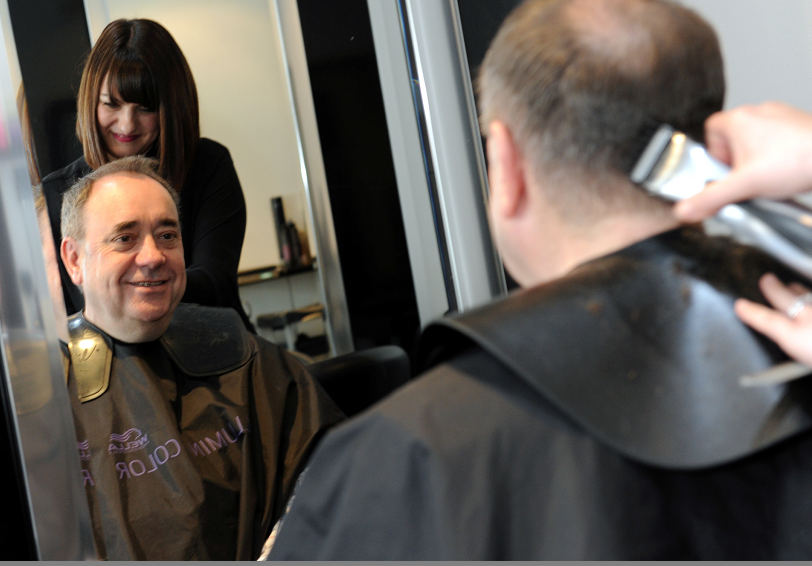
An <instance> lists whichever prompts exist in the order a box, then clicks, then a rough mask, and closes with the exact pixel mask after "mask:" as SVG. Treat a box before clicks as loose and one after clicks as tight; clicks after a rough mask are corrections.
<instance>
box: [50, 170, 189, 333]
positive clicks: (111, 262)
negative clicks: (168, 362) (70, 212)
mask: <svg viewBox="0 0 812 566" xmlns="http://www.w3.org/2000/svg"><path fill="white" fill-rule="evenodd" d="M83 217H84V237H83V238H82V239H81V240H79V241H74V240H72V239H71V238H65V241H64V242H63V244H62V259H63V261H64V262H65V267H66V268H67V270H68V273H69V274H70V276H71V279H72V280H73V282H74V283H75V284H76V285H79V286H80V287H81V288H82V292H83V293H84V297H85V310H84V313H85V318H86V319H87V320H88V321H90V322H92V323H93V324H95V325H96V326H98V327H99V328H100V329H102V330H104V331H105V332H106V333H108V334H109V335H111V336H113V337H114V338H117V339H119V340H122V341H124V342H146V341H149V340H155V339H157V338H159V337H160V336H161V335H162V334H163V333H164V332H165V331H166V328H167V327H168V326H169V321H170V320H171V319H172V313H173V312H174V310H175V307H176V306H177V305H178V303H179V302H180V299H181V297H182V296H183V292H184V290H185V289H186V270H185V265H184V261H183V244H182V242H181V236H180V224H179V220H178V211H177V208H176V207H175V203H174V202H173V201H172V197H171V196H170V195H169V193H168V192H167V191H166V189H164V188H163V187H162V186H161V185H160V184H159V183H158V182H156V181H154V180H153V179H150V178H148V177H144V176H142V175H137V174H131V173H115V174H112V175H109V176H107V177H103V178H101V179H99V180H98V181H96V182H95V183H94V184H93V188H92V189H91V191H90V196H89V198H88V199H87V202H86V203H85V209H84V214H83Z"/></svg>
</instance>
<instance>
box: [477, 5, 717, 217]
mask: <svg viewBox="0 0 812 566" xmlns="http://www.w3.org/2000/svg"><path fill="white" fill-rule="evenodd" d="M479 91H480V105H481V113H482V117H481V118H482V127H483V131H484V132H485V133H486V134H487V133H488V127H489V124H490V123H491V122H492V121H494V120H499V121H501V122H504V123H505V124H506V125H507V126H508V128H509V129H510V131H511V134H512V135H513V137H514V139H515V140H516V142H517V145H518V146H519V147H520V148H521V150H522V152H523V153H524V155H525V157H526V158H527V159H528V160H529V161H530V162H532V163H533V166H534V170H535V174H536V176H537V177H538V178H539V179H545V180H546V181H548V182H547V183H546V186H550V187H552V189H551V192H550V194H548V195H547V196H548V198H549V200H550V202H551V204H553V205H554V206H556V207H557V208H558V209H559V211H560V213H561V214H562V216H564V217H569V218H574V217H581V218H589V217H590V216H594V215H596V214H604V213H605V212H607V211H612V210H617V209H624V208H625V209H629V208H632V209H638V210H641V209H642V210H645V209H651V210H657V209H658V208H664V207H665V205H664V204H663V203H660V202H659V201H656V200H654V199H652V198H651V197H648V196H646V195H644V194H642V192H641V191H639V190H637V189H635V188H634V187H633V186H631V185H630V183H629V182H628V181H627V179H626V176H627V173H628V171H629V170H630V169H631V166H632V164H633V163H634V161H635V159H636V158H637V156H638V155H639V152H640V150H641V142H640V133H641V132H643V131H646V130H647V128H650V127H651V126H652V125H656V124H659V123H668V124H671V125H672V126H674V127H675V128H677V129H679V130H682V131H684V132H686V133H687V134H688V135H690V136H692V137H694V138H696V139H699V140H702V139H703V137H704V136H703V124H704V121H705V119H706V118H707V117H708V116H710V115H711V114H712V113H713V112H715V111H717V110H720V109H721V107H722V103H723V100H724V75H723V69H722V59H721V52H720V49H719V44H718V41H717V39H716V36H715V34H714V32H713V30H712V29H711V28H710V26H709V25H708V24H707V23H706V22H705V21H704V20H702V19H701V18H700V17H699V16H698V15H696V14H695V13H694V12H692V11H690V10H688V9H686V8H684V7H682V6H679V5H677V4H674V3H671V2H666V1H661V0H530V1H528V2H526V3H525V4H523V5H521V6H520V7H519V8H517V9H516V10H515V11H514V12H513V13H512V14H511V15H510V16H509V17H508V19H507V20H506V21H505V23H504V24H503V25H502V27H501V28H500V30H499V32H498V34H497V36H496V38H495V39H494V41H493V43H492V45H491V47H490V49H489V50H488V53H487V55H486V57H485V60H484V62H483V65H482V70H481V74H480V77H479Z"/></svg>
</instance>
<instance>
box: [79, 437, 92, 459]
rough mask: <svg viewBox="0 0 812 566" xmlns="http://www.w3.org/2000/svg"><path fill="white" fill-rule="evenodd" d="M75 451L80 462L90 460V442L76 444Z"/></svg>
mask: <svg viewBox="0 0 812 566" xmlns="http://www.w3.org/2000/svg"><path fill="white" fill-rule="evenodd" d="M76 449H77V450H78V451H79V459H80V460H82V461H85V460H90V441H89V440H85V441H84V442H77V443H76Z"/></svg>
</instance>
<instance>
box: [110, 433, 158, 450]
mask: <svg viewBox="0 0 812 566" xmlns="http://www.w3.org/2000/svg"><path fill="white" fill-rule="evenodd" d="M147 444H149V440H148V439H147V435H146V434H143V433H142V432H141V431H140V430H138V429H137V428H131V429H130V430H128V431H127V432H125V433H124V434H111V435H110V446H108V447H107V451H108V452H109V453H110V454H127V453H129V452H135V451H136V450H141V449H142V448H143V447H145V446H146V445H147Z"/></svg>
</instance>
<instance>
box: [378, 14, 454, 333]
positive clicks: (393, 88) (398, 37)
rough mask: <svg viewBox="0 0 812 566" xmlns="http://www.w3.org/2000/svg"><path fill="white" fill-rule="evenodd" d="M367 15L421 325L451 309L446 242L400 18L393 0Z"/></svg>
mask: <svg viewBox="0 0 812 566" xmlns="http://www.w3.org/2000/svg"><path fill="white" fill-rule="evenodd" d="M367 6H368V8H369V19H370V22H371V24H372V36H373V40H374V42H375V56H376V58H377V61H378V75H379V76H380V81H381V90H382V92H383V101H384V107H385V110H386V124H387V128H388V130H389V142H390V144H391V146H392V159H393V162H394V164H395V175H396V177H397V184H398V195H399V198H400V208H401V211H402V214H403V226H404V229H405V232H406V244H407V247H408V250H409V261H410V263H411V267H412V276H413V279H414V290H415V296H416V299H417V310H418V314H419V315H420V325H421V327H425V326H426V325H427V324H428V323H429V322H431V321H432V320H434V319H436V318H438V317H441V316H443V315H444V314H445V313H446V312H447V311H448V310H449V308H452V309H455V308H456V297H455V295H454V292H453V286H452V285H449V286H448V287H446V281H448V282H449V284H450V283H451V278H450V274H449V278H448V279H446V278H444V270H445V271H446V272H448V263H447V261H445V262H444V261H443V259H444V258H443V257H441V254H442V252H444V251H445V246H441V245H438V240H439V241H440V242H441V241H442V240H443V238H438V231H440V232H441V231H442V224H441V223H440V219H439V218H438V217H437V216H435V215H434V212H433V209H434V207H433V202H432V199H431V191H430V190H429V182H430V180H431V181H433V178H432V176H431V175H429V174H427V163H426V162H425V159H426V154H425V152H424V148H423V135H422V131H424V130H425V124H421V123H418V118H417V116H418V114H419V113H418V114H416V113H415V104H414V103H415V99H414V97H413V93H412V81H411V79H410V66H409V61H408V58H407V56H406V48H405V44H404V37H403V31H404V30H403V20H402V18H401V13H400V9H399V5H398V0H385V1H382V0H368V1H367Z"/></svg>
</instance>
